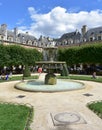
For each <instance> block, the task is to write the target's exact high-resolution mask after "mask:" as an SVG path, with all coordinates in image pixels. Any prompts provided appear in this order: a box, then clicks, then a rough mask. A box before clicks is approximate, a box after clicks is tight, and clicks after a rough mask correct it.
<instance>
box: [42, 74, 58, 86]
mask: <svg viewBox="0 0 102 130" xmlns="http://www.w3.org/2000/svg"><path fill="white" fill-rule="evenodd" d="M56 83H57V78H56V75H54V74H53V73H48V74H46V76H45V84H47V85H54V84H56Z"/></svg>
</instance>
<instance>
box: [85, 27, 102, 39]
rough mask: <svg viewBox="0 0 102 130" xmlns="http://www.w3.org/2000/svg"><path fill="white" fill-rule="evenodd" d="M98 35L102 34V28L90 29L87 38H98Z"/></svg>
mask: <svg viewBox="0 0 102 130" xmlns="http://www.w3.org/2000/svg"><path fill="white" fill-rule="evenodd" d="M97 34H102V26H101V27H96V28H92V29H89V30H88V31H87V32H86V34H85V37H86V38H88V37H89V36H91V35H94V36H96V35H97Z"/></svg>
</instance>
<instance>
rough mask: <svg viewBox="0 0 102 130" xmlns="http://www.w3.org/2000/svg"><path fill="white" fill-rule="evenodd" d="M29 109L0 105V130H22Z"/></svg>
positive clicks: (23, 106)
mask: <svg viewBox="0 0 102 130" xmlns="http://www.w3.org/2000/svg"><path fill="white" fill-rule="evenodd" d="M30 109H31V108H30V107H27V106H25V105H13V104H4V103H3V104H0V130H24V129H25V126H26V123H27V119H28V115H29V111H30Z"/></svg>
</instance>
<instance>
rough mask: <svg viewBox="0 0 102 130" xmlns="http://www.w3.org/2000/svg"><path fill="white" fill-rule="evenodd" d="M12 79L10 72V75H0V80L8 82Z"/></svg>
mask: <svg viewBox="0 0 102 130" xmlns="http://www.w3.org/2000/svg"><path fill="white" fill-rule="evenodd" d="M11 77H12V73H11V72H10V74H5V73H2V74H1V75H0V80H8V79H10V78H11Z"/></svg>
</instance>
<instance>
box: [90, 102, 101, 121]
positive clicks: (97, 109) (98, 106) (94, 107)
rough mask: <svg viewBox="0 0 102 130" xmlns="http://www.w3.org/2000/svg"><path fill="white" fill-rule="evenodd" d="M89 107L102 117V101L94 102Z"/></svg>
mask: <svg viewBox="0 0 102 130" xmlns="http://www.w3.org/2000/svg"><path fill="white" fill-rule="evenodd" d="M87 106H88V108H89V109H91V110H92V111H94V112H95V113H96V114H97V115H98V116H99V117H100V118H102V101H100V102H93V103H91V104H88V105H87Z"/></svg>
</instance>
